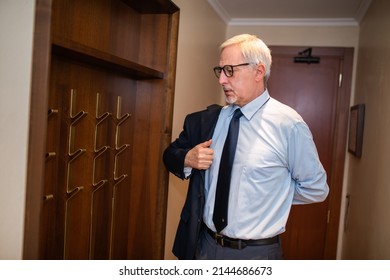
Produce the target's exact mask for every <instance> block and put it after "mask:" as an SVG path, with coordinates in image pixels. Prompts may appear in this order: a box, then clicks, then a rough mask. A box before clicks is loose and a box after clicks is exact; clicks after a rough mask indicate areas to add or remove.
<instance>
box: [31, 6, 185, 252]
mask: <svg viewBox="0 0 390 280" xmlns="http://www.w3.org/2000/svg"><path fill="white" fill-rule="evenodd" d="M44 3H47V5H48V6H45V5H43V3H42V4H39V5H38V6H39V8H41V9H43V10H45V8H46V9H48V7H50V13H51V15H52V17H51V23H49V24H50V25H51V37H50V38H51V39H50V44H51V56H50V65H46V67H47V69H50V71H49V72H48V77H47V78H48V83H47V90H48V92H44V93H42V94H46V95H47V104H45V106H47V110H46V112H47V114H46V116H45V119H44V124H43V127H47V130H46V131H45V133H44V135H39V136H37V137H41V141H42V142H45V143H46V151H45V152H46V156H45V160H44V168H43V171H42V174H43V175H44V176H43V178H44V186H43V188H42V193H41V195H40V196H38V197H37V199H38V198H39V199H40V201H38V202H37V203H36V204H38V206H39V207H38V208H37V209H32V208H31V207H28V209H27V211H28V213H30V212H34V211H37V212H39V214H40V220H39V232H40V236H39V252H38V254H37V255H34V252H28V254H27V255H28V258H40V259H161V258H163V255H164V251H163V249H164V239H165V238H164V236H165V214H166V200H167V187H168V173H167V171H166V169H165V168H164V167H163V163H162V160H161V157H162V152H163V150H164V148H165V147H166V146H167V145H168V144H169V142H170V139H171V134H170V133H171V120H172V102H173V88H174V78H175V65H176V46H177V32H178V17H179V15H178V13H179V12H178V8H177V7H176V6H175V5H174V4H173V3H172V2H171V1H169V0H167V1H161V0H158V1H156V0H148V1H133V0H53V2H51V1H47V2H46V1H44ZM49 4H50V5H49ZM46 11H47V10H46ZM34 98H35V97H34V96H33V99H34ZM39 108H40V109H42V108H43V107H42V106H41V107H39ZM44 108H45V107H44ZM33 110H36V108H33ZM35 125H37V124H35ZM30 148H31V147H30ZM29 162H30V163H31V165H30V166H29V169H31V170H37V169H36V168H38V169H39V167H40V166H39V164H38V165H37V167H35V166H34V163H36V162H38V163H39V162H40V158H39V157H38V158H35V161H34V159H30V160H29ZM38 171H40V170H38ZM33 191H34V190H33V189H31V188H29V189H28V192H29V193H31V192H33ZM28 224H29V226H28V227H32V226H33V225H32V224H31V223H28ZM26 230H29V228H26Z"/></svg>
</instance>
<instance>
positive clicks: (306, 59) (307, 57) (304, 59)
mask: <svg viewBox="0 0 390 280" xmlns="http://www.w3.org/2000/svg"><path fill="white" fill-rule="evenodd" d="M311 52H312V48H308V49H306V50H303V51H301V52H299V53H298V55H299V56H296V57H294V62H295V63H307V64H311V63H320V58H319V57H314V56H312V55H311Z"/></svg>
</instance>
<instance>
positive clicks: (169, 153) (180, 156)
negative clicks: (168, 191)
mask: <svg viewBox="0 0 390 280" xmlns="http://www.w3.org/2000/svg"><path fill="white" fill-rule="evenodd" d="M189 119H190V117H189V116H187V117H186V118H185V120H184V125H183V131H182V132H181V133H180V135H179V137H178V138H177V139H176V140H175V141H173V142H172V143H171V144H170V145H169V146H168V147H167V148H166V149H165V151H164V154H163V161H164V164H165V166H166V168H167V169H168V170H169V172H171V173H172V174H174V175H176V176H177V177H179V178H180V179H185V175H184V159H185V157H186V155H187V153H188V151H189V150H191V149H192V148H193V147H194V146H195V145H194V144H192V143H191V139H192V138H191V133H190V130H191V129H190V125H189V123H190V120H189Z"/></svg>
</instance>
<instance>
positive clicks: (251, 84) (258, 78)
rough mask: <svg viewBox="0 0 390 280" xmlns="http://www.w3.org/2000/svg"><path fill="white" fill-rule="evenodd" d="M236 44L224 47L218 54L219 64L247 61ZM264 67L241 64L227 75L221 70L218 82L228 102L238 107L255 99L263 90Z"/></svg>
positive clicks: (234, 63)
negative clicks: (231, 74)
mask: <svg viewBox="0 0 390 280" xmlns="http://www.w3.org/2000/svg"><path fill="white" fill-rule="evenodd" d="M247 62H249V61H245V60H244V57H243V55H242V53H241V50H240V47H239V46H237V45H233V46H229V47H226V48H225V49H224V50H223V51H222V52H221V55H220V60H219V66H220V67H223V66H225V65H237V64H242V63H247ZM264 72H265V71H264V67H263V66H262V65H253V64H251V65H243V66H237V67H234V68H233V76H232V77H227V76H226V75H225V73H224V72H223V71H222V72H221V76H220V77H219V80H218V81H219V84H220V85H221V86H222V88H223V91H224V93H225V98H226V102H227V103H228V104H236V105H238V106H240V107H243V106H245V105H246V104H247V103H249V102H250V101H252V100H253V99H255V98H256V97H257V96H259V95H260V94H262V93H263V91H264V83H263V77H264Z"/></svg>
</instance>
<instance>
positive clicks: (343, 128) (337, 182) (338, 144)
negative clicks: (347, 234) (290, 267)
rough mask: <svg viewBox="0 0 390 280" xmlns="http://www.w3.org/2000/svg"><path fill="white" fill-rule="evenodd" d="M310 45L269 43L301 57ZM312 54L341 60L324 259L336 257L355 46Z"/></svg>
mask: <svg viewBox="0 0 390 280" xmlns="http://www.w3.org/2000/svg"><path fill="white" fill-rule="evenodd" d="M307 48H308V47H307V46H300V47H296V46H294V47H289V46H270V49H271V51H272V54H278V55H288V56H292V57H294V56H298V53H299V52H300V51H302V50H305V49H307ZM313 51H314V52H315V53H313V56H319V57H324V56H328V57H334V58H338V59H339V60H341V61H342V63H341V64H340V72H339V73H340V74H341V75H342V80H341V85H340V86H339V88H338V93H337V103H336V108H335V112H336V115H335V131H334V138H333V145H334V148H333V151H332V153H333V154H332V170H331V172H330V174H328V178H329V179H328V184H329V185H331V186H332V189H331V191H330V192H329V196H328V199H329V204H328V226H327V229H326V240H325V251H324V256H323V257H324V259H336V257H337V245H338V235H339V223H340V212H341V211H340V209H341V199H342V197H341V196H342V189H343V180H344V165H345V158H346V150H347V149H346V147H347V138H348V128H349V126H348V119H349V108H350V98H351V88H352V72H353V56H354V49H353V48H341V47H313Z"/></svg>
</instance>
